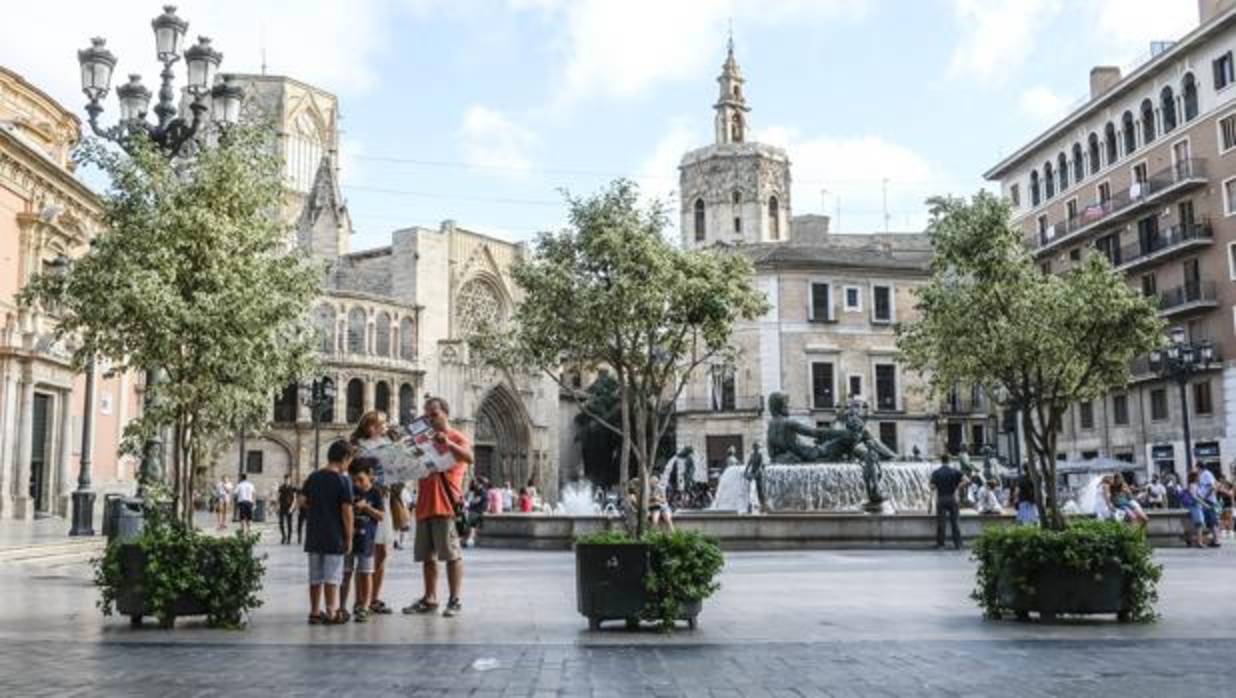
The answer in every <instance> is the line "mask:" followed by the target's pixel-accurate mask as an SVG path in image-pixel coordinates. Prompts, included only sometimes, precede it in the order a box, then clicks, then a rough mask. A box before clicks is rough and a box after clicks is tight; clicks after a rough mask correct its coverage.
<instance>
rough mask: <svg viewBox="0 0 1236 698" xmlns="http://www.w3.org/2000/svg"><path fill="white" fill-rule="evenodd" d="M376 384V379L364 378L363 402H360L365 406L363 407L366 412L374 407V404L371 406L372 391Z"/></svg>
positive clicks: (372, 400) (372, 399)
mask: <svg viewBox="0 0 1236 698" xmlns="http://www.w3.org/2000/svg"><path fill="white" fill-rule="evenodd" d="M377 385H378V384H377V381H375V380H373V379H371V378H366V379H365V401H364V403H362V404H363V405H364V407H365V409H364V411H365V412H368V411H369V410H372V409H374V406H373V402H374V391H375V388H377Z"/></svg>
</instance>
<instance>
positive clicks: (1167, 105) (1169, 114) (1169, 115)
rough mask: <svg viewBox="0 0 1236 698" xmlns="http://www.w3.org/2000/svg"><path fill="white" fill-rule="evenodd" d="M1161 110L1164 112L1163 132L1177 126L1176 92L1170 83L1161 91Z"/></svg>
mask: <svg viewBox="0 0 1236 698" xmlns="http://www.w3.org/2000/svg"><path fill="white" fill-rule="evenodd" d="M1159 111H1160V112H1162V114H1163V133H1170V132H1171V130H1172V129H1174V128H1176V93H1175V92H1172V86H1171V85H1168V86H1166V87H1164V88H1163V91H1162V92H1160V93H1159Z"/></svg>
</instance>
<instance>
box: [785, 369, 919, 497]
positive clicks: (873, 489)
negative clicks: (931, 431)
mask: <svg viewBox="0 0 1236 698" xmlns="http://www.w3.org/2000/svg"><path fill="white" fill-rule="evenodd" d="M768 409H769V411H770V412H771V413H772V421H770V422H769V424H768V450H769V452H770V454H771V457H772V462H774V463H804V462H806V463H811V462H816V463H820V462H838V461H847V460H857V461H858V462H859V463H861V464H862V466H863V485H864V486H865V487H866V490H867V503H866V504H864V505H863V508H864V509H866V510H867V511H870V512H877V511H880V510H881V508H882V505H883V503H884V493H883V492H882V491H881V490H880V479H881V477H882V476H883V471H882V469H881V467H880V459H881V458H895V457H896V454H894V453H893V452H892V451H890V450H889V449H888V447H886V446H885V445H884V444H882V443H880V442H879V440H877V439H875V438H873V437H872V436H871V434H870V433H869V432H868V431H867V426H866V423H865V422H864V420H863V416H862V411H863V405H862V403H859V402H857V401H855V402H852V403H850V404H849V405H847V406H845V407H844V408H842V410H841V412H840V413H839V414H838V417H839V419H838V421H839V422H840V423H841V424H842V428H840V429H817V428H812V427H809V426H807V425H805V424H800V423H798V422H796V421H794V420H792V419H790V417H789V414H790V411H789V398H788V397H787V396H786V394H785V393H780V392H777V393H773V394H772V395H769V396H768ZM799 435H803V436H809V437H812V438H814V439H815V441H816V443H815V444H814V445H807V444H804V443H802V442H800V441H799V439H798V436H799Z"/></svg>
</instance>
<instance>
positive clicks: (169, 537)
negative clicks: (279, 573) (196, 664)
mask: <svg viewBox="0 0 1236 698" xmlns="http://www.w3.org/2000/svg"><path fill="white" fill-rule="evenodd" d="M145 517H146V518H145V522H144V526H143V529H142V534H141V536H140V537H139V538H138V539H137V540H136V541H135V543H136V544H137V546H138V547H139V548H140V549H141V551H142V553H143V554H144V556H145V560H146V566H145V569H144V577H143V583H142V592H143V599H144V602H145V607H146V609H147V611H148V612H149V613H150V614H151V615H153V616H155V617H156V618H158V619H159V620H160V622H165V621H167V619H169V618H170V617H172V616H173V615H175V613H174V609H175V605H176V602H177V600H178V599H181V598H192V599H195V600H197V601H198V602H200V603H201V604H202V605H203V606H204V607H205V608H206V623H207V625H209V626H211V627H224V628H239V627H242V626H243V624H244V623H243V621H244V616H245V614H246V613H247V612H248V611H249V610H251V609H254V608H257V607H259V606H261V605H262V600H261V599H260V598H259V597H258V592H260V591H261V589H262V576H263V575H264V574H265V573H266V565H265V562H264V557H265V556H262V557H257V556H255V555H254V554H253V548H254V545H256V544H257V540H258V536H257V534H250V535H243V534H239V533H238V534H237V535H235V536H228V537H222V538H216V537H213V536H208V535H205V534H203V533H201V532H199V531H197V530H196V529H193V528H191V527H190V526H187V525H186V524H185V523H184V522H183V521H180V520H178V519H177V518H176V517H174V516H170V515H169V514H167V513H165V512H164V511H162V510H161V508H159V507H149V508H147V509H146V512H145ZM124 547H125V546H124V544H122V543H119V542H117V541H113V542H111V543H109V544H108V546H107V548H106V549H105V550H104V552H103V556H102V557H100V558H96V559H95V560H94V566H95V569H94V583H95V586H96V587H98V588H99V595H100V598H99V603H98V605H99V608H100V610H102V611H103V614H104V615H109V616H110V615H112V614H113V613H114V612H115V610H116V600H117V598H118V597H119V595H120V594H121V593H123V591H124V588H125V585H126V584H127V583H128V581H127V580H126V579H125V574H124V561H123V560H124V552H123V551H124Z"/></svg>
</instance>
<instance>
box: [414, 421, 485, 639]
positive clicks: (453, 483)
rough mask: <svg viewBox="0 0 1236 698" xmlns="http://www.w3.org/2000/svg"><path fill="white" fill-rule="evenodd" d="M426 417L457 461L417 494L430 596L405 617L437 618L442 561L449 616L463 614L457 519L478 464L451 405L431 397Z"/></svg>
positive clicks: (419, 542)
mask: <svg viewBox="0 0 1236 698" xmlns="http://www.w3.org/2000/svg"><path fill="white" fill-rule="evenodd" d="M424 413H425V416H426V417H428V418H429V424H430V426H432V427H433V430H434V435H433V439H434V441H435V442H436V443H437V444H438V445H439V446H442V447H444V448H446V449H448V450H449V451H450V453H451V455H452V456H453V457H454V458H455V464H454V465H453V466H451V468H450V469H449V470H445V471H440V472H435V473H431V474H430V475H428V476H426V477H424V478H421V480H420V481H419V484H418V486H417V492H416V540H415V542H414V543H413V559H415V560H416V561H417V562H420V563H421V571H422V575H423V576H424V582H425V591H424V594H423V595H422V596H421V598H419V599H417V600H416V602H415V603H413V604H412V605H410V606H408V607H407V608H404V609H403V612H404V613H432V612H433V611H435V610H437V608H438V562H443V563H446V580H447V587H448V588H449V590H450V597H449V598H448V599H447V602H446V609H445V610H444V611H443V612H442V615H443V616H446V617H448V618H449V617H452V616H456V615H458V614H459V613H460V612H461V611H462V610H463V602H462V601H461V600H460V593H461V591H462V588H463V553H462V551H461V550H460V545H459V530H458V527H457V526H456V523H455V522H456V519H457V518H458V517H459V516H460V515H461V514H462V508H463V480H464V475H465V474H466V473H467V471H468V466H469V465H471V464H472V461H473V457H472V443H471V441H469V440H468V437H467V436H466V435H464V433H463V432H461V431H458V430H457V429H453V428H452V427H451V425H450V413H451V408H450V406H449V405H448V404H447V402H446V400H443V399H442V398H437V397H431V398H429V399H427V400H426V401H425V412H424Z"/></svg>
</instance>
